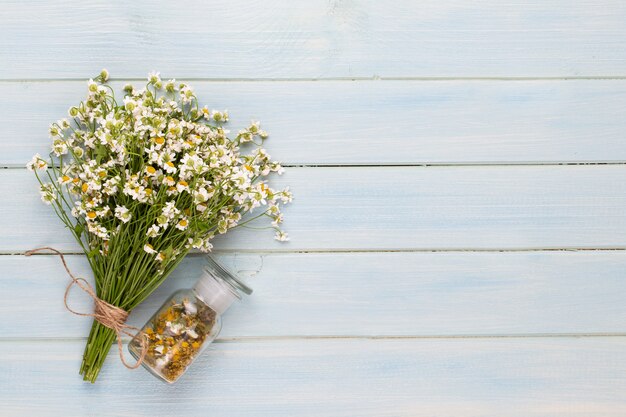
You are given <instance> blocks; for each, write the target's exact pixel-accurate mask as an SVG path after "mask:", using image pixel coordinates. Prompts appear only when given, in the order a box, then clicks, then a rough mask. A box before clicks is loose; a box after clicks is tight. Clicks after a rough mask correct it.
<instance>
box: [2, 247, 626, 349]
mask: <svg viewBox="0 0 626 417" xmlns="http://www.w3.org/2000/svg"><path fill="white" fill-rule="evenodd" d="M218 259H220V260H221V261H222V262H224V264H225V265H228V266H229V267H230V268H231V269H232V270H233V271H236V272H238V273H239V274H240V275H242V276H245V277H247V278H248V279H247V281H248V283H249V284H250V285H251V286H252V287H254V290H255V292H254V293H253V295H252V296H251V297H247V298H246V299H245V300H244V301H243V302H241V303H237V304H236V305H234V306H232V307H231V309H230V310H229V312H228V314H226V315H225V317H224V320H225V322H224V330H223V332H222V335H221V337H226V338H233V337H234V338H241V337H284V336H298V337H308V336H316V337H317V336H350V337H357V336H358V337H369V336H376V337H382V336H446V335H447V336H458V335H502V334H505V335H514V334H515V335H528V334H542V335H545V334H555V333H556V334H589V333H594V334H598V333H605V334H606V333H626V325H625V324H624V323H626V305H625V304H624V302H623V290H624V277H623V271H624V270H625V269H626V253H624V252H614V251H606V252H605V251H594V252H517V253H515V252H510V253H361V254H348V253H344V254H339V253H326V254H314V253H309V254H263V255H256V254H254V255H253V254H250V255H247V254H236V255H224V254H222V255H219V256H218ZM68 262H69V265H70V267H71V269H72V270H73V271H74V273H76V274H78V275H80V276H85V277H90V275H91V274H90V272H89V266H88V264H87V262H86V260H85V259H84V257H83V256H69V257H68ZM204 262H205V261H204V257H202V256H192V257H189V258H188V259H186V260H185V261H183V264H182V265H181V266H180V267H179V268H178V269H177V270H176V271H175V272H174V274H173V275H172V276H171V277H170V278H169V279H168V280H167V281H166V283H165V284H163V286H162V287H161V288H160V289H159V290H157V292H155V293H154V294H153V295H152V296H151V297H150V298H149V299H148V300H146V301H145V302H144V303H143V304H142V305H141V306H140V307H138V308H137V309H136V310H135V311H134V313H133V314H132V315H131V318H130V324H131V325H135V326H139V327H140V326H142V325H143V323H145V322H146V321H147V320H148V318H149V317H150V316H151V315H152V313H153V312H154V311H156V309H157V308H158V307H159V306H160V305H161V303H163V302H165V300H166V299H167V297H168V296H169V295H170V294H171V293H173V292H174V291H175V290H177V289H180V288H191V286H192V285H193V284H194V283H195V281H196V279H197V277H198V276H199V274H200V271H201V268H202V265H203V264H204ZM0 270H1V271H3V273H2V274H1V275H0V288H2V293H3V297H2V298H3V302H2V303H1V304H0V315H1V316H2V317H3V320H2V321H1V322H0V339H12V338H36V339H40V338H84V337H86V335H87V334H88V332H89V326H90V325H91V320H89V319H87V318H82V317H76V316H73V315H71V314H70V313H68V312H67V311H66V310H65V308H64V306H63V292H64V290H65V286H66V284H67V283H68V277H67V275H66V273H65V271H64V270H63V267H62V266H61V262H60V260H59V259H58V258H57V257H56V256H35V257H31V258H27V257H24V256H0ZM26 294H27V297H28V299H31V300H37V302H36V303H26V304H25V303H24V296H25V295H26ZM70 301H71V305H72V308H74V309H75V310H78V311H85V312H89V311H90V310H91V309H92V302H91V299H89V298H88V297H87V296H85V295H84V294H82V293H81V292H80V291H78V290H75V291H74V292H73V293H72V294H71V298H70ZM34 318H37V319H36V320H35V319H34Z"/></svg>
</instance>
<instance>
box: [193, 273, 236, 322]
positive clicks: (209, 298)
mask: <svg viewBox="0 0 626 417" xmlns="http://www.w3.org/2000/svg"><path fill="white" fill-rule="evenodd" d="M193 291H194V292H195V293H196V295H197V296H198V298H199V299H200V300H201V301H202V302H203V303H205V304H206V305H207V306H209V307H210V308H211V309H212V310H213V311H215V312H216V313H218V314H222V313H223V312H224V311H226V310H228V307H230V305H231V304H232V303H233V302H234V301H235V300H238V299H239V298H240V297H239V295H238V294H237V293H236V292H235V291H233V289H232V287H231V286H230V285H228V284H227V283H226V282H225V281H224V279H223V278H221V277H219V276H217V275H215V273H213V272H209V271H207V270H205V271H203V273H202V276H201V277H200V279H198V282H196V285H194V287H193Z"/></svg>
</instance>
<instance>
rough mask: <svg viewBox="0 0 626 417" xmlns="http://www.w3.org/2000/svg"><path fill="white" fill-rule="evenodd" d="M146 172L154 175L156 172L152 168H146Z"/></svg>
mask: <svg viewBox="0 0 626 417" xmlns="http://www.w3.org/2000/svg"><path fill="white" fill-rule="evenodd" d="M146 172H148V174H154V173H155V172H156V169H154V167H152V166H149V167H147V168H146Z"/></svg>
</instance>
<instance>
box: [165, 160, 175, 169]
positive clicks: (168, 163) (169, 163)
mask: <svg viewBox="0 0 626 417" xmlns="http://www.w3.org/2000/svg"><path fill="white" fill-rule="evenodd" d="M166 164H167V165H168V166H171V167H172V168H173V167H174V164H173V163H172V161H167V162H166Z"/></svg>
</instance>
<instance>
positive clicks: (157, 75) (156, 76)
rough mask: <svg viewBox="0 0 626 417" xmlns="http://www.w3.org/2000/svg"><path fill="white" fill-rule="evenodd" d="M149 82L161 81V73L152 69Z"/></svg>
mask: <svg viewBox="0 0 626 417" xmlns="http://www.w3.org/2000/svg"><path fill="white" fill-rule="evenodd" d="M148 82H149V83H150V84H156V83H159V82H161V73H159V72H157V71H152V72H151V73H149V74H148Z"/></svg>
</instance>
